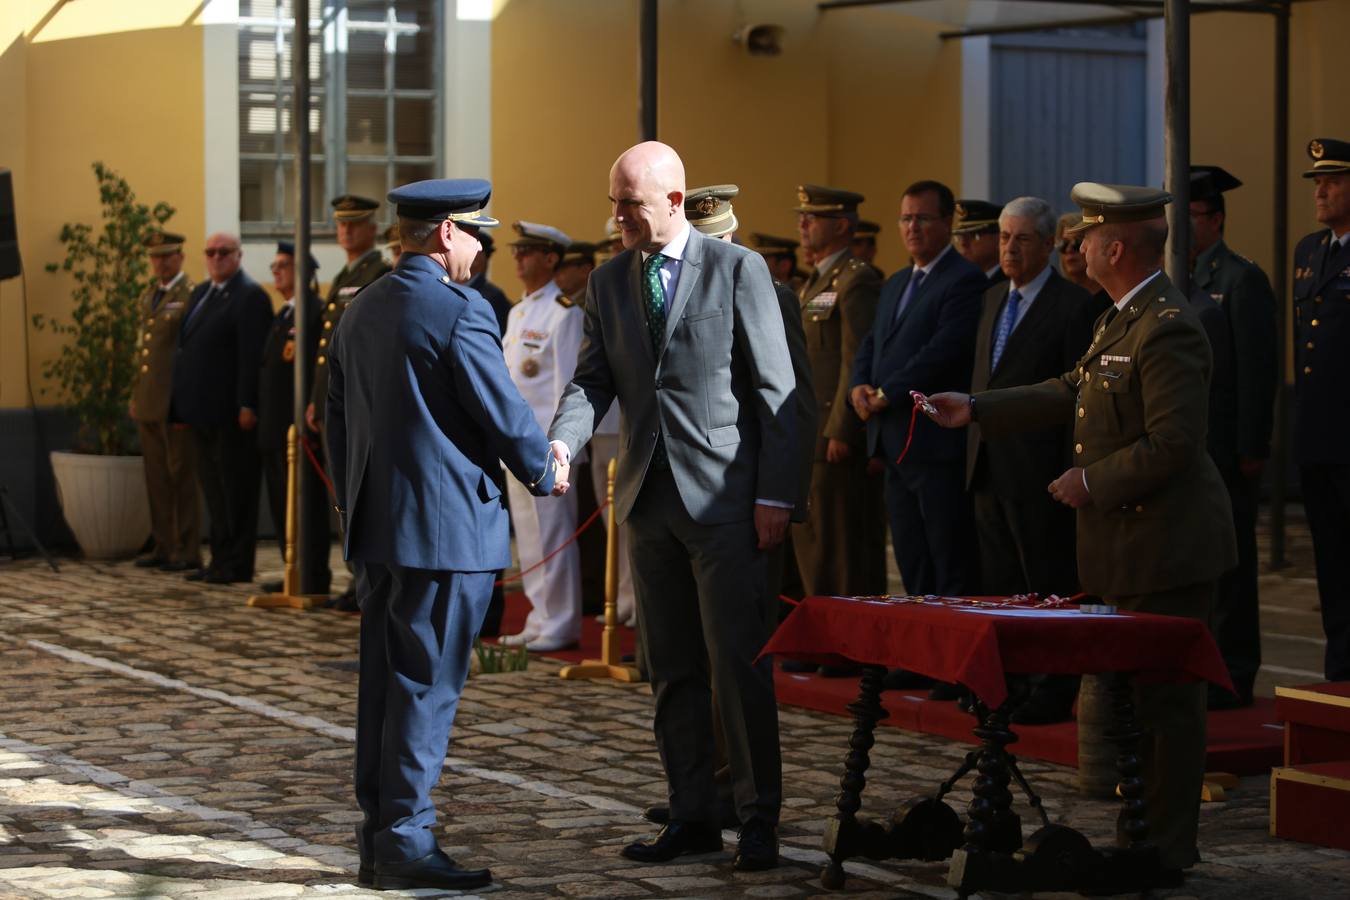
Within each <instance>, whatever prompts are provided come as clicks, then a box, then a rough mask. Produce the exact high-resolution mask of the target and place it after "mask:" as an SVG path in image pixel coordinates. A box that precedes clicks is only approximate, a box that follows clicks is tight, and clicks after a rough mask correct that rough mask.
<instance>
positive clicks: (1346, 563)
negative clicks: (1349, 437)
mask: <svg viewBox="0 0 1350 900" xmlns="http://www.w3.org/2000/svg"><path fill="white" fill-rule="evenodd" d="M1299 475H1300V476H1301V479H1302V482H1303V508H1304V509H1305V510H1306V511H1307V513H1308V528H1309V529H1310V530H1311V531H1312V541H1313V556H1314V557H1315V559H1316V562H1317V595H1318V598H1319V599H1320V600H1321V603H1322V630H1323V631H1325V632H1326V635H1327V652H1326V677H1327V681H1350V465H1345V464H1334V463H1333V464H1319V465H1306V466H1299Z"/></svg>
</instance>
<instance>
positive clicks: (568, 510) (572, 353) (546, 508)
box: [502, 281, 582, 645]
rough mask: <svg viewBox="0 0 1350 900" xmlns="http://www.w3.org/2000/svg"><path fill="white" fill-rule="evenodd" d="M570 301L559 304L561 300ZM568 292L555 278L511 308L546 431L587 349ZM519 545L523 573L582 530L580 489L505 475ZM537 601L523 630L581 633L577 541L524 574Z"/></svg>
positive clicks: (526, 381)
mask: <svg viewBox="0 0 1350 900" xmlns="http://www.w3.org/2000/svg"><path fill="white" fill-rule="evenodd" d="M560 299H561V300H563V301H564V302H559V300H560ZM565 302H566V298H564V297H563V293H562V290H561V289H559V287H558V286H557V285H556V284H555V283H553V282H551V281H550V282H549V283H548V284H546V285H545V286H544V287H542V288H540V289H539V290H537V291H535V292H533V293H531V294H526V295H525V298H524V299H523V300H521V301H520V302H519V303H517V304H516V305H515V306H513V307H511V313H510V315H509V316H508V317H507V319H506V336H505V337H504V338H502V350H503V351H504V353H505V355H506V366H507V368H508V369H509V370H510V372H511V380H512V381H513V382H515V385H516V388H517V389H518V390H519V391H520V394H521V396H522V397H524V398H525V402H526V403H528V404H529V405H530V408H531V409H532V410H534V417H535V419H536V420H537V421H538V422H539V427H540V428H542V429H544V431H545V432H547V431H548V426H549V423H550V422H552V421H553V413H554V412H555V411H556V410H557V408H558V401H559V399H561V398H562V394H563V389H564V388H565V387H567V384H568V382H570V381H571V380H572V373H573V372H574V371H575V370H576V367H577V353H578V352H579V351H580V349H581V329H582V312H581V307H579V306H572V305H571V304H570V303H567V305H564V303H565ZM507 491H508V493H509V496H510V500H511V519H512V524H513V525H514V526H515V530H516V550H517V552H518V554H519V556H520V568H521V570H522V571H524V570H526V569H529V568H530V567H531V566H535V565H537V564H538V563H539V561H540V560H541V559H543V558H544V554H546V553H551V552H553V551H554V550H555V549H557V548H558V547H560V546H562V544H563V542H565V541H566V540H568V539H569V538H570V537H571V536H572V535H573V533H575V531H576V528H577V498H576V494H564V495H563V496H561V497H535V496H534V495H532V494H531V493H530V491H529V489H528V488H526V487H525V485H523V484H521V483H520V482H519V481H517V480H516V479H515V478H514V477H511V476H508V478H507ZM522 581H523V583H524V588H525V596H526V597H527V598H528V599H529V601H530V604H531V606H532V607H533V608H532V609H531V610H530V615H529V617H528V618H527V619H526V620H525V628H524V631H523V632H522V633H523V634H525V635H526V636H528V637H529V638H530V639H531V640H535V639H537V640H539V641H540V642H541V643H549V644H559V645H561V644H566V643H570V642H572V641H575V640H577V639H578V638H580V637H581V555H580V552H579V550H578V548H577V545H576V543H575V542H573V543H572V544H570V545H568V546H567V548H566V549H564V550H563V551H562V552H561V553H559V554H557V555H556V556H554V557H553V558H552V559H550V560H549V561H548V562H546V563H544V564H543V565H542V566H539V568H537V569H535V570H534V571H533V572H527V573H526V574H525V575H524V577H523V578H522Z"/></svg>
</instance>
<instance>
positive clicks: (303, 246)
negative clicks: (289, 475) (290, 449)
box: [291, 0, 318, 594]
mask: <svg viewBox="0 0 1350 900" xmlns="http://www.w3.org/2000/svg"><path fill="white" fill-rule="evenodd" d="M291 60H292V63H291V65H292V66H293V70H292V73H291V75H292V79H293V81H294V90H293V91H292V95H291V109H292V114H293V117H292V119H291V124H292V126H293V127H294V131H295V181H296V184H295V402H294V404H293V406H292V410H291V418H292V419H293V420H294V423H295V433H296V434H297V435H299V436H300V437H301V440H304V439H305V436H306V435H308V434H309V432H308V431H307V430H306V426H305V406H306V405H307V404H308V402H309V393H310V390H311V389H312V388H311V383H312V376H313V368H314V360H313V359H312V358H311V356H310V351H309V345H310V334H309V329H310V323H311V322H312V317H313V315H314V312H315V308H314V305H315V304H316V303H317V302H318V298H317V297H315V296H313V295H312V294H311V292H310V290H309V283H310V281H311V280H312V279H313V278H314V273H313V271H311V270H310V266H309V257H310V252H309V245H310V241H309V207H310V197H309V194H310V190H309V155H310V145H309V0H295V29H294V32H293V33H292V35H291ZM298 456H299V465H298V466H296V467H295V468H294V469H292V472H295V473H297V474H298V473H300V472H303V471H304V470H305V467H306V466H308V465H309V460H308V458H307V456H306V455H305V454H298ZM295 481H296V493H295V501H296V512H297V515H296V516H295V523H296V527H295V560H296V567H297V568H298V570H299V571H300V572H301V573H302V574H301V576H300V590H301V592H303V593H307V594H309V593H315V592H316V590H317V588H316V586H315V585H312V584H306V583H305V580H304V578H305V576H304V574H303V573H305V572H307V571H309V567H308V566H307V565H306V563H308V562H309V560H307V559H306V558H305V546H306V544H305V529H306V525H307V523H306V521H305V519H306V516H305V515H304V510H306V509H308V508H309V507H308V506H307V504H308V503H309V502H312V500H311V498H310V497H309V492H310V490H312V489H313V488H314V482H315V479H313V478H305V477H299V478H296V479H295Z"/></svg>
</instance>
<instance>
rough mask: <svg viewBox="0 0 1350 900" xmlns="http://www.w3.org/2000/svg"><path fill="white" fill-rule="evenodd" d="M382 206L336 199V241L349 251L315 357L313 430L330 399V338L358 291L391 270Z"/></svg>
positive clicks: (309, 418)
mask: <svg viewBox="0 0 1350 900" xmlns="http://www.w3.org/2000/svg"><path fill="white" fill-rule="evenodd" d="M379 208H380V204H379V202H378V201H376V200H371V199H369V198H367V197H358V196H356V195H355V194H343V195H342V196H341V197H335V198H334V199H333V218H334V219H335V220H336V221H337V242H338V246H340V247H341V248H342V249H343V250H345V251H346V252H347V264H346V265H345V266H343V267H342V268H341V269H340V270H338V273H337V275H335V276H333V281H332V284H330V285H329V286H328V302H327V303H325V304H324V307H323V320H322V321H321V323H320V325H319V327H320V329H321V330H322V331H323V333H322V334H320V335H319V355H318V357H317V358H316V359H315V360H314V392H313V393H312V394H311V395H310V402H309V408H308V409H307V410H305V421H306V423H308V425H309V427H310V429H311V430H313V431H318V430H319V429H320V427H321V426H322V425H323V414H324V407H325V406H326V405H327V403H328V342H329V341H330V340H332V338H333V330H334V329H336V328H337V326H338V322H340V321H341V320H342V314H343V313H344V312H346V311H347V305H348V304H349V303H351V302H352V298H353V297H355V296H356V294H357V292H358V291H360V290H361V288H363V287H365V286H366V285H368V284H370V283H371V282H372V281H374V280H375V279H376V278H379V277H380V276H381V275H383V274H384V273H385V272H388V271H389V264H388V263H386V262H385V261H384V256H383V255H382V254H381V253H380V250H379V248H378V247H376V246H375V236H376V234H377V232H378V226H377V225H376V224H375V213H376V211H377V210H379Z"/></svg>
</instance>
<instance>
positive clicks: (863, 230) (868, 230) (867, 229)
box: [853, 219, 881, 243]
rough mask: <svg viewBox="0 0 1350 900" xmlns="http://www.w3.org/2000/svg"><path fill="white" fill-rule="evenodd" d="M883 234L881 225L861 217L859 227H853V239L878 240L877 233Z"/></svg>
mask: <svg viewBox="0 0 1350 900" xmlns="http://www.w3.org/2000/svg"><path fill="white" fill-rule="evenodd" d="M879 234H881V226H880V225H878V224H877V223H876V222H873V221H870V220H868V219H859V220H858V227H857V228H855V229H853V239H854V240H855V241H856V240H858V239H859V238H861V239H862V240H865V241H872V242H873V243H875V242H876V239H877V235H879Z"/></svg>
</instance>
